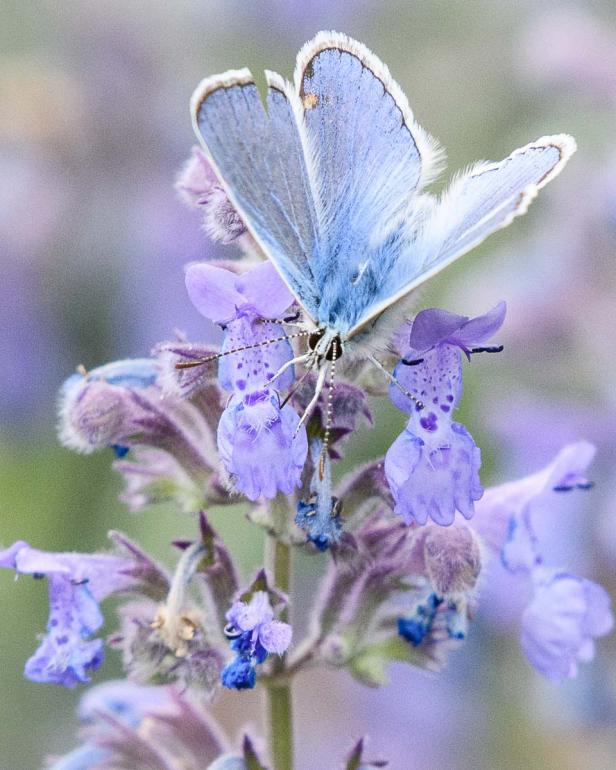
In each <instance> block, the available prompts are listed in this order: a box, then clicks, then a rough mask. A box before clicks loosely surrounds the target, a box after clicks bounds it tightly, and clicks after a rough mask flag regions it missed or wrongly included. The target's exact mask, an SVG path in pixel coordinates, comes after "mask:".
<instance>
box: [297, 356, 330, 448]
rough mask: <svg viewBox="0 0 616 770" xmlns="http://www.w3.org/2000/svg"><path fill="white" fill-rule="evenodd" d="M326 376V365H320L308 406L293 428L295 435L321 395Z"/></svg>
mask: <svg viewBox="0 0 616 770" xmlns="http://www.w3.org/2000/svg"><path fill="white" fill-rule="evenodd" d="M326 376H327V366H326V365H322V366H321V368H320V369H319V376H318V377H317V382H316V385H315V386H314V396H313V397H312V398H311V400H310V403H309V404H308V406H307V407H306V408H305V409H304V414H303V415H302V416H301V418H300V421H299V423H298V424H297V428H296V429H295V434H294V435H295V436H297V434H298V433H299V429H300V428H301V427H302V425H303V424H304V423H305V422H306V421H307V420H308V418H309V417H310V415H311V413H312V411H313V409H314V408H315V406H316V405H317V402H318V400H319V396H320V395H321V391H322V390H323V386H324V385H325V377H326Z"/></svg>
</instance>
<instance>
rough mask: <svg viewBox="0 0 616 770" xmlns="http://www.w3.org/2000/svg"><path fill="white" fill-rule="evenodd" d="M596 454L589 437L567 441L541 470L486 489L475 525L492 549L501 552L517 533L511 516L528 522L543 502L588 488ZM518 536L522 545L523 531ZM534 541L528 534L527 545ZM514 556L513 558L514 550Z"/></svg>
mask: <svg viewBox="0 0 616 770" xmlns="http://www.w3.org/2000/svg"><path fill="white" fill-rule="evenodd" d="M594 455H595V448H594V447H593V446H592V444H589V443H588V442H586V441H579V442H577V443H574V444H568V445H567V446H565V447H563V448H562V449H561V450H560V452H559V453H558V454H557V455H556V457H555V458H554V460H553V461H552V462H551V463H549V464H548V465H547V466H546V467H545V468H542V469H541V470H540V471H537V472H536V473H532V474H530V475H529V476H525V477H524V478H521V479H516V480H515V481H508V482H506V483H504V484H499V485H498V486H495V487H490V488H489V489H486V491H485V494H484V496H483V498H482V499H481V502H480V503H478V504H477V512H476V515H475V517H474V519H473V523H472V527H473V529H474V530H475V531H476V532H478V533H479V535H481V538H482V540H483V542H484V543H485V544H486V545H487V546H488V547H489V548H490V550H492V552H494V553H496V554H500V552H501V549H503V547H505V548H507V543H508V541H509V540H510V538H511V536H512V534H515V533H514V527H513V526H512V524H511V521H512V520H514V521H515V522H516V523H520V524H523V525H524V526H527V525H528V523H529V522H531V519H532V516H533V512H534V510H535V509H538V510H540V508H541V506H542V505H549V506H554V505H555V504H558V501H559V496H560V495H561V494H562V493H564V492H565V491H568V490H573V489H576V488H579V487H581V488H583V489H586V488H588V479H587V478H586V469H587V468H588V466H589V465H590V463H591V462H592V459H593V457H594ZM517 537H519V538H520V540H519V544H520V545H523V542H522V533H521V532H520V533H518V535H517ZM531 544H532V538H529V537H527V538H526V545H527V546H531ZM511 556H512V559H513V550H512V551H511ZM531 556H532V554H531ZM523 558H524V557H523V556H522V554H518V556H517V559H516V560H517V561H520V560H523ZM527 560H528V559H527ZM505 561H506V559H505ZM532 561H534V558H533V559H532Z"/></svg>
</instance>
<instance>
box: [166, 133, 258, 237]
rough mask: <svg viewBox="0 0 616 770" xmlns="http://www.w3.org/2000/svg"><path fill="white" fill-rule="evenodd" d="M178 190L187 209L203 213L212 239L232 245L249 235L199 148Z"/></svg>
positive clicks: (180, 180) (181, 178)
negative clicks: (246, 234)
mask: <svg viewBox="0 0 616 770" xmlns="http://www.w3.org/2000/svg"><path fill="white" fill-rule="evenodd" d="M175 187H176V190H177V191H178V193H179V194H180V197H181V198H182V200H183V201H184V202H185V203H186V204H187V205H188V206H190V207H191V208H197V209H200V210H201V214H202V215H203V229H204V230H205V232H206V233H207V234H208V235H209V236H210V238H211V239H212V240H214V241H220V242H221V243H233V241H236V240H237V239H238V238H240V236H242V235H244V234H245V233H246V232H247V231H246V226H245V225H244V223H243V222H242V220H241V218H240V216H239V214H238V213H237V211H236V210H235V208H234V207H233V204H232V203H231V201H230V200H229V198H228V197H227V193H226V192H225V191H224V189H223V187H222V185H221V184H220V182H219V181H218V177H217V176H216V174H215V172H214V170H213V168H212V166H211V165H210V163H209V161H208V159H207V157H206V155H205V153H204V152H203V150H201V149H200V148H199V147H193V154H192V157H191V158H190V159H189V160H188V161H187V162H186V164H185V165H184V168H183V169H182V171H181V173H180V175H179V177H178V179H177V182H176V184H175Z"/></svg>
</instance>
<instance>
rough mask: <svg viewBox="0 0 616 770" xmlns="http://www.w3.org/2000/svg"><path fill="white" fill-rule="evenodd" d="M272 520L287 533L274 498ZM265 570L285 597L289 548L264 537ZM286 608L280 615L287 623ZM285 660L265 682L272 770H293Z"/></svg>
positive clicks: (285, 511) (283, 511)
mask: <svg viewBox="0 0 616 770" xmlns="http://www.w3.org/2000/svg"><path fill="white" fill-rule="evenodd" d="M271 511H272V519H273V525H274V530H275V532H276V533H277V534H278V535H279V536H282V537H284V536H285V534H286V532H287V527H288V522H289V517H290V515H291V514H290V510H289V504H288V501H287V500H286V499H285V498H283V497H282V495H278V497H277V498H276V499H275V500H274V501H273V502H272V509H271ZM265 566H266V570H267V574H268V577H269V578H270V580H272V582H273V585H274V587H275V588H277V589H279V590H280V591H282V592H284V593H285V594H289V590H290V587H291V548H290V547H289V545H287V544H286V543H285V542H283V541H282V540H280V539H278V538H277V537H274V536H272V535H268V536H267V539H266V542H265ZM288 617H289V611H288V607H285V608H284V609H283V611H282V612H281V613H280V618H281V620H284V621H287V620H288ZM285 666H286V661H285V657H284V656H283V657H276V658H275V659H274V660H273V662H272V675H273V679H272V680H271V681H269V682H267V689H266V697H267V731H268V743H269V749H270V755H271V758H272V763H273V764H272V770H293V703H292V694H291V681H290V678H287V677H284V676H280V675H281V674H284V671H285Z"/></svg>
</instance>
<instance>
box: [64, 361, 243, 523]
mask: <svg viewBox="0 0 616 770" xmlns="http://www.w3.org/2000/svg"><path fill="white" fill-rule="evenodd" d="M157 375H158V362H157V361H156V360H155V359H134V360H125V361H116V362H114V363H110V364H106V365H104V366H100V367H98V368H96V369H93V370H92V371H90V372H88V373H85V372H84V373H81V374H75V375H73V376H72V377H70V378H69V379H68V380H67V381H66V382H65V383H64V385H63V386H62V388H61V391H60V399H59V413H60V421H59V434H60V440H61V441H62V443H63V444H64V445H65V446H68V447H70V448H71V449H75V450H77V451H80V452H86V453H90V452H93V451H95V450H97V449H102V448H105V447H111V448H112V449H113V450H114V451H115V453H116V456H117V458H118V461H117V462H116V464H115V466H114V467H115V468H116V470H118V471H120V473H122V474H123V476H124V479H125V482H126V490H125V492H124V494H123V495H122V499H123V500H124V502H127V503H128V504H129V505H130V506H131V508H132V509H133V510H136V509H139V508H141V507H143V506H144V505H146V504H147V503H154V502H163V501H167V500H172V501H173V502H175V503H176V504H179V506H180V507H181V508H182V509H184V510H191V511H194V510H197V509H199V508H200V507H202V506H203V504H204V503H205V502H214V503H220V502H225V501H226V499H228V495H226V494H225V490H224V489H223V487H222V484H221V483H220V481H219V478H218V474H217V473H216V470H217V468H216V459H215V434H214V429H215V425H216V422H217V421H218V419H219V417H220V414H221V411H222V410H221V407H220V395H221V394H220V390H219V388H218V386H217V385H216V384H215V382H213V381H210V382H209V383H208V385H207V388H206V387H205V386H203V387H204V389H203V391H202V392H201V393H200V394H199V395H198V398H196V399H194V401H193V402H188V401H186V400H183V399H181V398H178V397H177V396H175V395H171V394H164V393H163V391H162V389H161V387H160V384H159V382H158V377H157ZM127 455H128V457H127Z"/></svg>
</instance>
